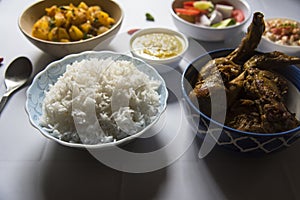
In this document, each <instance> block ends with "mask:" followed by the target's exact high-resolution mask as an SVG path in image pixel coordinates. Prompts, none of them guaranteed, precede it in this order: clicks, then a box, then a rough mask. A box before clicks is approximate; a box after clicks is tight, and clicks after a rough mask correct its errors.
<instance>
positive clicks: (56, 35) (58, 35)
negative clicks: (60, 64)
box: [48, 27, 70, 42]
mask: <svg viewBox="0 0 300 200" xmlns="http://www.w3.org/2000/svg"><path fill="white" fill-rule="evenodd" d="M48 40H50V41H54V42H59V41H61V40H70V37H69V34H68V32H67V30H66V29H65V28H61V27H54V28H53V29H51V31H50V32H49V34H48Z"/></svg>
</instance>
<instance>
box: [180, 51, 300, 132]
mask: <svg viewBox="0 0 300 200" xmlns="http://www.w3.org/2000/svg"><path fill="white" fill-rule="evenodd" d="M232 50H234V49H231V48H224V49H217V50H214V51H209V52H207V53H205V54H202V55H200V56H199V57H197V58H195V59H194V60H193V61H191V62H190V63H189V64H188V66H187V67H186V68H185V70H184V71H183V73H182V77H181V91H182V93H183V97H184V98H185V100H187V102H188V104H189V106H191V107H192V108H193V110H194V111H196V113H197V114H198V115H200V116H201V117H203V118H204V119H205V120H207V121H209V122H210V123H214V124H216V125H218V126H220V127H222V128H223V130H224V129H225V130H227V131H231V132H236V133H239V134H245V135H251V136H263V137H270V136H282V135H287V134H291V133H294V132H297V131H300V126H298V127H297V128H294V129H291V130H288V131H284V132H278V133H254V132H246V131H240V130H237V129H234V128H231V127H229V126H226V125H224V124H222V123H220V122H217V121H215V120H213V119H211V118H210V117H208V116H207V115H205V114H204V113H202V112H201V111H200V110H199V109H198V108H197V107H196V106H195V104H194V103H193V102H192V101H191V99H190V98H189V95H188V94H187V93H186V90H185V86H184V85H185V84H184V83H185V82H186V79H185V75H186V73H187V71H188V70H189V69H190V67H191V66H192V64H193V63H195V62H196V61H198V60H200V59H202V58H204V57H205V56H210V55H211V54H215V53H222V52H231V51H232ZM210 57H211V56H210ZM290 66H292V68H295V69H296V70H297V71H298V72H299V74H297V75H298V76H299V80H300V69H299V68H297V66H295V65H290ZM298 76H297V77H298ZM291 82H292V83H293V84H294V85H295V87H296V88H297V89H298V91H299V90H300V82H299V83H298V84H295V82H294V81H291Z"/></svg>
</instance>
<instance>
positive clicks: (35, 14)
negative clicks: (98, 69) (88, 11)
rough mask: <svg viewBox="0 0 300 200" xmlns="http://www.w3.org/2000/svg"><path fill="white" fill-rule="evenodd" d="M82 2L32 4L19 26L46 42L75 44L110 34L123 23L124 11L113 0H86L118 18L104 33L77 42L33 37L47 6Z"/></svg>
mask: <svg viewBox="0 0 300 200" xmlns="http://www.w3.org/2000/svg"><path fill="white" fill-rule="evenodd" d="M80 2H81V0H72V1H70V0H50V1H49V0H48V1H39V2H37V3H34V4H32V5H31V6H29V7H28V8H27V9H26V10H25V11H24V12H23V13H22V14H21V16H20V18H19V26H20V29H21V30H22V31H23V33H24V34H26V35H27V36H28V37H30V38H32V39H34V40H38V41H42V42H45V43H53V44H55V43H58V44H65V45H68V44H73V43H80V42H85V41H87V40H92V39H94V38H97V37H101V36H103V35H105V34H108V33H109V32H110V31H111V30H112V29H114V27H116V26H117V25H118V24H120V23H121V21H122V18H123V11H122V9H121V8H120V6H119V5H118V4H117V3H116V2H114V1H111V0H107V1H106V0H97V1H95V0H86V1H84V2H85V3H86V4H87V5H88V6H93V5H99V6H100V7H101V8H102V9H103V10H104V11H106V12H108V13H109V14H110V16H112V17H113V18H114V19H115V20H116V24H115V25H114V26H113V27H112V28H111V29H110V30H109V31H107V32H105V33H104V34H101V35H98V36H96V37H93V38H90V39H86V40H82V41H75V42H68V43H61V42H51V41H44V40H40V39H37V38H34V37H32V35H31V32H32V27H33V25H34V23H35V22H36V21H37V20H38V19H39V18H41V17H42V16H43V15H45V8H48V7H51V6H53V5H57V6H62V5H69V4H70V3H73V4H74V5H76V6H77V5H78V4H79V3H80Z"/></svg>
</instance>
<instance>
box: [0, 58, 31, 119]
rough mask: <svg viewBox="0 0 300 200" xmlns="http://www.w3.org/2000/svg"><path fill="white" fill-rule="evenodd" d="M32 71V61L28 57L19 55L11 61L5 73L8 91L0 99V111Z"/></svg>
mask: <svg viewBox="0 0 300 200" xmlns="http://www.w3.org/2000/svg"><path fill="white" fill-rule="evenodd" d="M31 73H32V63H31V61H30V60H29V59H28V58H26V57H23V56H22V57H18V58H16V59H15V60H13V61H12V62H11V63H10V65H9V66H8V67H7V69H6V71H5V75H4V83H5V86H6V92H5V93H4V95H3V97H2V98H1V100H0V113H1V111H2V110H3V108H4V106H5V104H6V102H7V100H8V97H9V96H10V95H11V94H12V93H13V92H14V91H16V90H17V89H19V88H20V87H22V86H23V85H24V84H25V83H26V82H27V80H28V79H29V77H30V75H31Z"/></svg>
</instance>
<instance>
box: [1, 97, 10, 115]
mask: <svg viewBox="0 0 300 200" xmlns="http://www.w3.org/2000/svg"><path fill="white" fill-rule="evenodd" d="M7 100H8V95H6V94H4V95H3V97H2V98H1V100H0V114H1V112H2V110H3V108H4V106H5V104H6V102H7Z"/></svg>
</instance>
